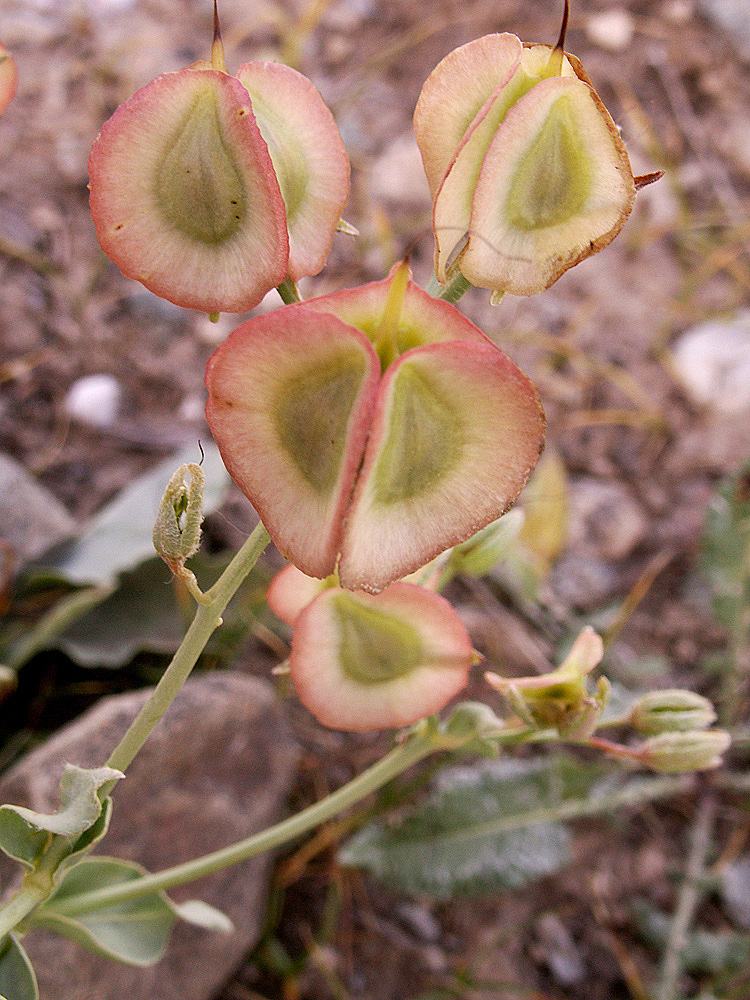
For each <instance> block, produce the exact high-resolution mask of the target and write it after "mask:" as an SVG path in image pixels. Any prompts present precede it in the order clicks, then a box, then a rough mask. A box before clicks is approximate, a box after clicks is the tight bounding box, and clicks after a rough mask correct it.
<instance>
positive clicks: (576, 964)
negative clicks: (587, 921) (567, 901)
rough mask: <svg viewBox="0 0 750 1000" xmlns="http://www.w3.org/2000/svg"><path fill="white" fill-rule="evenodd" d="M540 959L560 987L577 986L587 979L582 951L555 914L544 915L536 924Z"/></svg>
mask: <svg viewBox="0 0 750 1000" xmlns="http://www.w3.org/2000/svg"><path fill="white" fill-rule="evenodd" d="M536 932H537V935H538V939H539V940H538V946H537V949H536V951H538V954H539V958H540V959H541V960H542V961H543V962H544V963H545V964H546V965H547V967H548V969H549V971H550V972H551V973H552V975H553V977H554V979H555V981H556V982H557V983H559V984H560V986H564V987H568V988H570V987H571V986H576V985H578V984H579V983H581V982H583V980H584V979H585V978H586V966H585V964H584V961H583V957H582V955H581V952H580V949H579V948H578V946H577V945H576V943H575V941H574V940H573V936H572V935H571V933H570V931H569V930H568V928H567V927H566V926H565V924H564V923H563V922H562V920H560V918H559V917H558V916H557V914H555V913H551V912H549V913H543V914H542V916H541V917H540V918H539V920H538V921H537V924H536Z"/></svg>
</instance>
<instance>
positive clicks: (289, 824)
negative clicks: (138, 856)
mask: <svg viewBox="0 0 750 1000" xmlns="http://www.w3.org/2000/svg"><path fill="white" fill-rule="evenodd" d="M437 749H441V744H440V741H439V740H436V739H435V737H434V736H433V735H431V734H423V733H422V732H419V731H418V732H416V733H414V734H413V735H412V736H411V737H410V738H409V739H407V740H406V741H405V742H404V743H402V744H401V745H400V746H397V747H396V748H395V749H393V750H391V752H390V753H388V754H386V756H385V757H383V758H382V759H381V760H379V761H378V762H377V763H376V764H373V766H372V767H370V768H368V770H367V771H364V772H363V773H362V774H360V775H359V776H358V777H356V778H354V779H353V780H352V781H350V782H349V783H348V784H346V785H344V786H343V787H342V788H339V789H338V790H337V791H335V792H333V793H332V794H331V795H328V796H326V798H324V799H322V800H321V801H320V802H316V803H315V804H314V805H312V806H308V808H307V809H303V810H302V812H299V813H296V814H295V815H294V816H290V817H289V818H288V819H285V820H282V822H281V823H276V824H275V825H274V826H271V827H268V829H267V830H262V831H261V832H260V833H255V834H253V835H252V836H251V837H248V838H247V839H246V840H241V841H239V842H238V843H236V844H230V845H229V846H228V847H223V848H221V849H220V850H218V851H213V852H212V853H211V854H206V855H204V856H203V857H200V858H195V859H194V860H193V861H186V862H184V863H183V864H180V865H175V866H174V867H173V868H166V869H164V870H163V871H160V872H156V873H154V874H152V875H144V876H143V878H141V879H138V880H137V881H133V882H128V883H125V884H123V885H117V886H112V887H110V888H106V889H98V890H96V891H94V892H88V893H85V894H82V895H80V896H76V897H75V899H71V900H70V901H66V902H64V903H60V904H59V905H57V906H56V907H55V910H56V912H58V913H60V914H64V915H65V916H74V915H75V914H80V913H89V912H91V911H92V910H99V909H102V908H104V907H107V906H112V905H114V904H115V903H124V902H125V901H126V900H131V899H136V898H137V897H139V896H144V895H146V894H147V893H150V892H154V891H155V890H157V889H161V890H166V889H173V888H174V887H175V886H179V885H184V884H185V883H186V882H193V881H194V880H195V879H198V878H202V877H203V876H205V875H211V874H213V873H214V872H218V871H222V870H223V869H225V868H229V867H231V866H232V865H236V864H238V863H239V862H241V861H247V860H248V858H253V857H255V856H256V855H257V854H261V853H262V852H263V851H268V850H272V849H273V848H276V847H279V846H280V845H281V844H285V843H286V842H287V841H289V840H294V839H295V838H296V837H299V836H300V835H301V834H303V833H306V832H307V831H308V830H311V829H312V828H313V827H316V826H319V825H320V824H321V823H324V822H325V821H326V820H328V819H331V818H332V817H333V816H336V815H337V814H338V813H339V812H341V811H342V810H344V809H348V808H349V807H350V806H353V805H355V804H356V803H357V802H359V801H360V800H361V799H363V798H365V796H367V795H369V794H370V793H371V792H374V791H375V790H376V789H378V788H380V787H382V786H383V785H385V784H387V783H388V782H389V781H391V779H392V778H395V777H396V776H397V775H398V774H400V773H401V772H402V771H405V770H406V769H407V768H409V767H411V766H412V765H413V764H415V763H416V762H417V761H418V760H421V759H422V758H423V757H426V756H428V755H429V754H430V753H432V752H433V751H434V750H437Z"/></svg>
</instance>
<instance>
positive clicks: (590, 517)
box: [568, 476, 648, 559]
mask: <svg viewBox="0 0 750 1000" xmlns="http://www.w3.org/2000/svg"><path fill="white" fill-rule="evenodd" d="M569 497H570V499H569V510H570V515H569V524H568V533H569V534H568V544H569V547H570V548H575V547H577V546H579V545H581V544H584V545H586V544H593V545H594V546H595V547H596V549H598V550H599V551H601V552H602V553H603V554H604V555H605V556H606V558H607V559H623V558H624V557H625V556H627V555H629V554H630V553H631V552H632V551H633V549H634V548H635V547H636V546H637V545H638V544H639V543H640V542H641V541H643V539H644V538H645V537H646V533H647V531H648V523H647V521H646V517H645V514H644V512H643V508H642V507H641V505H640V504H639V503H638V502H637V501H636V500H635V499H634V498H633V497H631V496H630V495H629V493H628V492H627V490H626V489H625V487H624V486H622V485H621V484H619V483H616V482H602V481H601V480H598V479H594V478H593V477H591V476H581V477H580V478H579V479H577V480H575V481H573V482H572V483H571V484H570V493H569Z"/></svg>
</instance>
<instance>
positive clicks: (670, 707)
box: [630, 690, 716, 736]
mask: <svg viewBox="0 0 750 1000" xmlns="http://www.w3.org/2000/svg"><path fill="white" fill-rule="evenodd" d="M630 721H631V724H632V726H633V728H634V729H635V730H636V731H637V732H639V733H640V734H641V735H642V736H656V735H658V734H659V733H670V732H671V733H684V732H695V731H700V730H703V729H708V728H709V726H712V725H713V724H714V722H716V712H715V711H714V707H713V705H712V704H711V702H710V701H709V700H708V698H704V697H703V696H702V695H699V694H695V693H694V692H693V691H681V690H667V691H651V692H649V694H646V695H644V696H643V697H642V698H641V699H640V700H639V701H638V702H637V703H636V705H635V707H634V708H633V711H632V713H631V716H630Z"/></svg>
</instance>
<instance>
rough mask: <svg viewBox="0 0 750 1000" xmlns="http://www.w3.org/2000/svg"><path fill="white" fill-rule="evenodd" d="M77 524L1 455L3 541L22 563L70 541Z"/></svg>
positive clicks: (0, 533)
mask: <svg viewBox="0 0 750 1000" xmlns="http://www.w3.org/2000/svg"><path fill="white" fill-rule="evenodd" d="M75 529H76V523H75V521H74V520H73V518H72V517H71V516H70V514H69V513H68V512H67V510H66V509H65V507H63V505H62V504H61V503H60V502H59V500H57V499H56V498H55V497H54V496H53V495H52V494H51V493H50V491H49V490H48V489H47V488H46V487H45V486H42V484H41V483H40V482H38V481H37V480H36V479H35V478H34V477H33V476H32V475H31V474H30V473H29V472H27V471H26V469H24V467H23V466H22V465H19V463H18V462H16V461H15V460H14V459H12V458H10V457H9V456H8V455H2V454H0V539H2V540H3V541H4V542H7V543H8V545H10V547H11V548H12V549H13V551H14V552H15V554H16V556H18V557H19V559H20V560H22V561H24V562H25V561H27V560H30V559H35V558H36V557H37V556H40V555H41V554H42V553H43V552H45V551H46V550H47V549H49V548H51V547H52V546H53V545H57V544H58V543H59V542H62V541H64V540H65V539H67V538H69V537H70V536H71V535H72V534H73V533H74V532H75Z"/></svg>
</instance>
